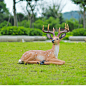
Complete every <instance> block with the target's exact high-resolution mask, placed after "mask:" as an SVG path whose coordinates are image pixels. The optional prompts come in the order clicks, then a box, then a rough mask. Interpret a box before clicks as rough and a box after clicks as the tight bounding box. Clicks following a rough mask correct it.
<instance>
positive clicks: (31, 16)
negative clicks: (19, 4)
mask: <svg viewBox="0 0 86 86" xmlns="http://www.w3.org/2000/svg"><path fill="white" fill-rule="evenodd" d="M32 1H34V3H33V2H32ZM37 1H39V0H27V6H26V10H27V12H28V20H30V28H32V23H33V22H34V16H35V12H34V11H35V7H36V5H37Z"/></svg>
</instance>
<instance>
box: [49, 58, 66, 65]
mask: <svg viewBox="0 0 86 86" xmlns="http://www.w3.org/2000/svg"><path fill="white" fill-rule="evenodd" d="M49 61H52V62H60V63H63V64H65V61H62V60H59V59H50V60H49Z"/></svg>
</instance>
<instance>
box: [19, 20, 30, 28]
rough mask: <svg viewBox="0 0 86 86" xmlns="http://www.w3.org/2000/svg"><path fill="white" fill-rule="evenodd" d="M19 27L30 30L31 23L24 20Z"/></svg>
mask: <svg viewBox="0 0 86 86" xmlns="http://www.w3.org/2000/svg"><path fill="white" fill-rule="evenodd" d="M18 26H23V27H26V28H29V27H30V21H27V20H23V21H21V22H18Z"/></svg>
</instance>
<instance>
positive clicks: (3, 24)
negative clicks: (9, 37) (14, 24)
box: [0, 21, 11, 29]
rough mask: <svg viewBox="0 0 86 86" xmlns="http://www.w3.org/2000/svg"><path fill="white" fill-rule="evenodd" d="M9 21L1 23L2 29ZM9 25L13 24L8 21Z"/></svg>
mask: <svg viewBox="0 0 86 86" xmlns="http://www.w3.org/2000/svg"><path fill="white" fill-rule="evenodd" d="M7 23H8V22H7V21H4V22H2V23H0V29H1V28H2V27H4V26H7ZM8 26H11V23H8Z"/></svg>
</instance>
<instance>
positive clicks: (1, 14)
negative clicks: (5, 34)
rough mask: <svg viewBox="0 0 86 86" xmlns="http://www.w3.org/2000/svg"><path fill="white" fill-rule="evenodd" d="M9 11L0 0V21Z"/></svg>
mask: <svg viewBox="0 0 86 86" xmlns="http://www.w3.org/2000/svg"><path fill="white" fill-rule="evenodd" d="M8 14H9V11H8V9H7V8H6V4H5V3H4V1H0V23H1V22H3V21H4V19H5V17H6V16H8Z"/></svg>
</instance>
